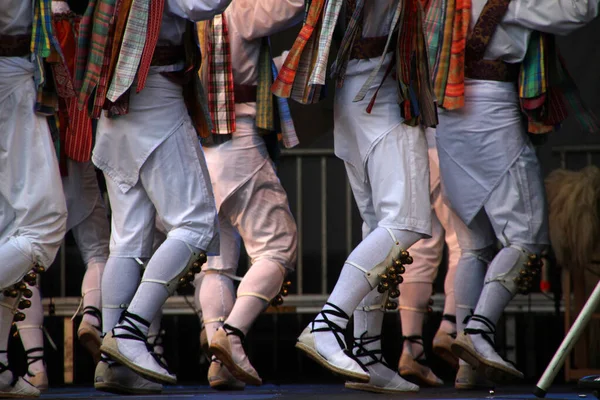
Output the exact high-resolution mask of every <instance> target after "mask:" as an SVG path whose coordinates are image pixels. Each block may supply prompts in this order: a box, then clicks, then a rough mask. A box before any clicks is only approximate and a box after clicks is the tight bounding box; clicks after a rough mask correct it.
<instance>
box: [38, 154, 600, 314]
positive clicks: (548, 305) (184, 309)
mask: <svg viewBox="0 0 600 400" xmlns="http://www.w3.org/2000/svg"><path fill="white" fill-rule="evenodd" d="M553 152H554V153H558V154H560V158H561V165H562V166H565V165H566V159H567V155H568V154H572V153H578V154H579V153H584V154H585V155H586V159H587V160H588V164H591V162H592V153H600V146H561V147H555V148H553ZM282 157H283V158H284V163H286V168H290V167H292V168H294V171H293V173H292V174H288V176H293V177H294V179H295V182H292V183H293V185H288V186H289V187H294V186H295V195H294V198H293V200H294V203H295V208H294V211H295V217H296V223H297V226H298V260H297V267H296V271H297V273H296V276H297V277H296V282H295V287H296V293H295V294H294V295H290V296H288V297H287V298H286V300H285V305H286V307H285V308H284V309H283V310H285V311H284V312H295V313H316V312H318V311H319V310H320V308H321V307H322V305H323V304H324V303H325V300H326V299H327V295H328V291H327V287H328V272H329V260H328V258H329V257H328V255H329V251H330V250H329V241H328V233H329V232H330V229H328V217H329V215H328V211H327V205H328V203H329V197H328V195H327V189H328V183H329V182H333V181H337V180H338V179H339V180H343V182H344V184H343V185H344V188H345V190H344V193H343V202H342V201H340V200H341V199H340V198H339V197H338V198H337V199H336V201H340V203H342V204H343V207H344V219H345V228H344V241H345V246H344V247H345V251H346V254H350V252H351V251H352V249H353V238H354V237H360V236H361V232H359V231H357V232H353V229H352V228H353V225H352V218H353V217H352V216H353V212H355V210H353V209H354V208H355V207H356V206H355V204H354V201H353V197H352V191H351V188H350V184H349V182H348V178H347V176H346V174H345V173H340V174H339V175H340V176H339V177H338V176H332V175H331V170H330V168H329V163H336V162H337V163H342V161H341V160H339V159H338V158H336V157H335V154H334V151H333V149H296V150H284V151H282ZM315 158H316V159H318V161H319V183H320V184H319V185H311V186H310V187H306V185H304V183H303V178H304V176H305V168H304V166H305V161H306V160H307V159H315ZM289 159H292V160H293V162H292V163H290V164H288V161H286V160H289ZM283 183H284V186H285V184H286V183H290V182H283ZM312 188H318V189H319V191H320V210H318V213H317V212H315V215H317V214H319V215H320V218H321V222H320V232H319V233H318V236H319V237H320V253H321V254H320V264H321V265H320V267H319V272H318V273H316V271H315V276H319V278H320V290H319V294H310V293H307V292H306V291H305V290H304V279H303V276H304V258H305V255H306V252H305V248H304V237H306V235H314V236H317V232H306V231H305V227H304V223H303V218H304V211H305V210H304V204H305V201H304V200H305V199H306V198H308V197H310V196H315V191H314V190H311V189H312ZM340 205H341V204H340ZM63 247H64V246H63ZM60 268H61V274H60V275H61V288H60V294H61V297H60V298H47V299H44V307H45V310H46V312H49V311H50V308H52V311H53V315H57V316H67V315H73V314H74V313H75V311H76V310H77V307H78V305H79V298H76V297H65V292H66V289H65V281H64V278H65V277H66V260H65V256H64V251H61V256H60ZM443 300H444V295H443V294H437V295H436V296H434V301H435V303H434V304H435V305H434V306H433V309H434V311H441V304H443ZM187 304H188V303H187V302H186V301H185V299H184V297H183V296H174V297H173V298H171V299H169V300H168V301H167V304H166V305H165V310H164V311H165V314H171V315H175V314H192V313H193V312H194V311H193V310H192V309H191V308H190V307H189V306H188V305H187ZM51 305H52V307H51ZM554 307H555V305H554V302H553V301H552V300H550V299H548V298H546V297H544V296H543V295H532V296H530V297H525V296H517V297H516V298H515V299H514V300H513V302H512V303H511V304H510V306H509V307H508V308H507V310H506V311H507V313H520V312H526V311H535V312H548V313H552V312H554V310H555V309H554Z"/></svg>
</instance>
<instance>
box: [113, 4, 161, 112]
mask: <svg viewBox="0 0 600 400" xmlns="http://www.w3.org/2000/svg"><path fill="white" fill-rule="evenodd" d="M149 8H150V0H133V3H132V4H131V11H130V12H129V17H128V18H127V26H126V27H125V33H124V35H123V43H122V44H121V51H120V52H119V60H118V61H117V66H116V67H115V73H114V75H113V76H112V81H111V83H110V87H109V89H108V93H107V95H106V98H107V99H108V100H109V101H112V102H113V103H114V102H116V101H117V99H118V98H119V97H121V95H123V93H125V92H126V91H127V90H129V88H130V87H131V85H132V84H133V81H134V79H135V76H136V74H137V71H138V68H139V66H140V62H141V58H142V53H143V51H144V46H145V43H146V35H147V31H148V14H149ZM161 18H162V15H161Z"/></svg>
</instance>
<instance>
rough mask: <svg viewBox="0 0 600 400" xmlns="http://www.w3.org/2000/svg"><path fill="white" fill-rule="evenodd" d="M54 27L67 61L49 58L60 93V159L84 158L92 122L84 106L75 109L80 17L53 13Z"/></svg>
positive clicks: (87, 156)
mask: <svg viewBox="0 0 600 400" xmlns="http://www.w3.org/2000/svg"><path fill="white" fill-rule="evenodd" d="M53 28H54V32H55V35H56V38H57V41H58V42H59V45H60V47H61V50H62V53H63V55H64V59H65V62H66V63H63V62H62V60H60V59H55V60H52V61H49V63H50V66H51V68H52V74H53V78H54V82H55V84H56V91H57V94H58V97H59V100H58V118H57V119H56V118H55V119H54V120H53V121H54V122H58V124H57V125H58V126H57V128H58V130H59V131H60V141H61V146H60V155H61V157H62V158H61V160H62V159H63V158H64V157H68V158H70V159H72V160H75V161H78V162H86V161H89V160H90V156H91V152H92V123H91V119H90V118H89V117H88V115H87V111H86V110H78V109H77V94H76V92H75V89H74V86H73V72H74V70H75V62H76V47H77V35H78V29H79V17H77V16H76V15H75V14H74V13H69V14H58V15H55V16H54V17H53ZM61 165H62V163H61Z"/></svg>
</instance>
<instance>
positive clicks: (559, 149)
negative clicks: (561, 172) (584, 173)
mask: <svg viewBox="0 0 600 400" xmlns="http://www.w3.org/2000/svg"><path fill="white" fill-rule="evenodd" d="M552 152H553V153H555V154H558V155H559V156H560V167H561V168H565V169H566V168H567V156H568V155H581V154H585V159H586V164H587V165H588V166H589V165H593V164H594V160H593V155H594V154H598V155H600V145H586V146H555V147H553V148H552Z"/></svg>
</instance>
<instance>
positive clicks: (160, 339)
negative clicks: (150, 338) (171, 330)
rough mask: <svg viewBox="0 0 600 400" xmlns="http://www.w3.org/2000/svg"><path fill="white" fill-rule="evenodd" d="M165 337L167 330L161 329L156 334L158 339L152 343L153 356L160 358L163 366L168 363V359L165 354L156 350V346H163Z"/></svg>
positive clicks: (151, 352)
mask: <svg viewBox="0 0 600 400" xmlns="http://www.w3.org/2000/svg"><path fill="white" fill-rule="evenodd" d="M164 338H165V331H164V329H161V330H160V331H158V334H157V335H156V339H154V343H152V344H151V347H152V350H150V354H152V357H154V358H158V359H160V362H161V366H162V365H167V362H166V359H165V357H164V356H163V354H160V353H157V352H156V347H158V346H160V347H163V343H164ZM163 352H164V347H163ZM163 368H164V367H163Z"/></svg>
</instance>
